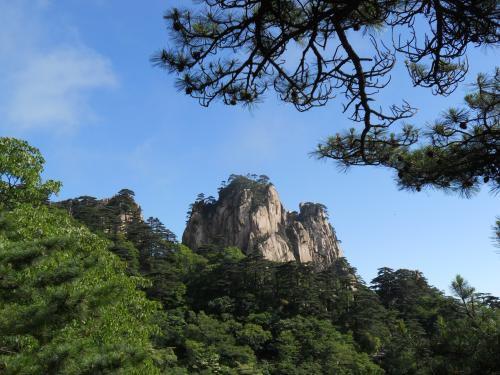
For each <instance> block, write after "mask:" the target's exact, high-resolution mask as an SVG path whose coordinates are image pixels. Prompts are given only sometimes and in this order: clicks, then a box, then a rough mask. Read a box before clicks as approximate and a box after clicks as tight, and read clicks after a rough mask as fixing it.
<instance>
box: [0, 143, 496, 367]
mask: <svg viewBox="0 0 500 375" xmlns="http://www.w3.org/2000/svg"><path fill="white" fill-rule="evenodd" d="M9 142H10V144H11V145H19V144H18V143H17V142H16V141H15V140H10V141H9ZM9 142H7V143H9ZM21 145H24V146H23V147H25V148H26V147H27V148H26V150H28V151H29V152H33V153H34V155H35V154H36V153H37V151H36V150H34V149H30V148H29V146H27V144H23V143H22V142H21ZM16 147H17V146H16ZM16 147H14V149H16V150H18V151H19V148H16ZM21 149H22V148H21ZM16 152H17V151H16ZM29 152H28V154H26V153H24V154H23V152H21V153H20V154H19V155H24V156H27V155H30V154H29ZM19 155H18V156H19ZM24 156H22V157H20V159H16V158H10V159H9V158H4V159H3V160H8V163H7V164H8V165H10V166H12V165H17V166H15V167H12V168H11V169H8V168H6V169H5V170H8V171H10V172H9V173H13V174H12V175H13V176H14V173H17V174H19V175H22V176H24V177H23V178H24V179H25V181H28V182H29V181H31V182H30V184H31V185H29V184H28V185H29V186H31V188H30V189H31V191H32V192H31V193H29V194H27V195H26V194H24V193H19V194H18V192H16V191H15V189H16V188H14V190H12V191H10V192H7V193H6V194H4V195H3V196H2V197H3V198H4V204H3V207H1V209H0V373H2V374H3V373H5V374H104V373H106V374H108V373H118V374H159V373H165V374H178V375H181V374H182V375H186V374H207V375H208V374H228V375H232V374H234V375H236V374H238V375H240V374H253V375H254V374H262V375H264V374H265V375H275V374H276V375H277V374H283V375H285V374H286V375H288V374H296V375H299V374H300V375H302V374H303V375H306V374H307V375H309V374H382V373H384V372H385V373H387V374H398V375H399V374H455V373H460V374H470V375H473V374H496V373H498V372H499V371H500V358H499V357H498V347H499V345H498V343H499V342H500V299H498V298H496V297H493V296H491V295H489V294H484V293H478V292H476V290H475V289H474V288H473V287H472V286H470V285H469V284H468V283H467V281H466V280H464V279H463V278H462V277H461V276H457V277H456V279H455V280H454V281H453V282H452V285H451V287H452V291H453V293H454V297H447V296H445V295H444V294H443V293H442V292H440V291H438V290H437V289H436V288H433V287H431V286H430V285H429V284H428V283H427V280H426V279H425V278H424V276H423V275H422V274H421V273H420V272H418V271H411V270H405V269H400V270H392V269H390V268H381V269H380V270H379V273H378V276H377V277H376V278H375V279H374V280H373V281H372V286H371V288H369V287H368V286H366V285H365V284H364V283H363V282H362V281H361V279H360V278H359V276H358V275H357V274H356V270H355V269H354V268H353V267H351V266H350V265H349V263H348V262H347V261H346V260H345V259H343V258H341V259H338V260H337V261H336V262H335V263H334V264H332V265H331V266H330V267H329V268H327V269H322V270H318V269H317V268H315V267H313V266H312V265H311V264H298V263H295V262H289V263H275V262H270V261H267V260H264V259H262V258H261V257H259V256H245V255H244V254H243V253H242V252H241V250H239V249H237V248H234V247H226V248H221V247H219V246H217V245H216V244H212V245H207V246H205V247H203V248H200V249H199V250H198V251H197V252H196V253H195V252H193V251H192V250H190V249H189V248H187V247H186V246H184V245H182V244H179V243H177V242H176V239H175V236H174V235H173V233H172V232H170V231H169V230H168V229H167V228H166V227H165V226H164V225H163V224H162V223H161V222H160V221H159V220H158V219H155V218H149V219H148V220H146V221H144V220H143V219H142V216H141V210H140V207H139V206H138V205H137V204H136V203H135V201H134V193H133V192H132V191H131V190H127V189H123V190H121V191H120V192H118V194H117V195H115V196H114V197H112V198H111V199H106V200H97V199H95V198H92V197H80V198H77V199H73V200H68V201H64V202H60V203H58V204H55V205H54V204H53V205H43V204H40V203H42V201H43V199H42V200H38V198H40V197H42V196H44V197H45V198H46V195H45V193H46V192H47V191H46V190H44V189H43V188H41V186H43V184H41V182H40V179H39V176H38V177H36V173H34V171H37V170H38V171H41V169H40V168H41V166H42V165H43V160H41V159H37V160H38V162H37V163H38V164H37V163H35V164H32V165H35V167H33V168H34V169H32V170H31V171H28V172H27V173H26V174H23V173H24V172H23V171H20V170H19V169H16V168H20V167H19V166H22V165H27V166H28V167H29V165H30V164H29V163H30V162H29V160H30V159H29V158H28V162H29V163H28V164H25V161H23V160H22V158H23V157H24ZM7 164H6V165H7ZM36 165H38V167H36ZM9 168H10V167H9ZM37 168H39V169H37ZM21 169H22V168H21ZM26 176H28V177H26ZM234 184H244V186H246V188H248V189H252V191H254V192H256V194H257V196H258V194H259V192H265V191H266V189H267V188H268V186H269V181H268V179H267V178H266V177H265V176H260V177H258V176H249V177H241V176H233V177H231V179H230V181H229V185H227V186H224V187H223V188H222V190H221V194H227V193H230V191H231V189H232V187H234ZM22 189H23V188H21V190H22ZM30 189H28V190H30ZM40 191H44V194H41V193H40ZM39 193H40V194H39ZM7 197H8V198H7ZM33 197H38V198H36V199H34V198H33ZM45 198H44V199H45ZM201 203H203V204H204V205H206V206H207V207H209V206H210V205H213V204H214V202H213V199H212V198H210V197H209V198H206V199H205V197H200V198H199V202H198V204H201ZM54 206H59V207H62V208H64V209H65V210H67V211H68V212H69V213H70V214H71V215H72V216H73V217H74V218H76V219H77V220H79V221H81V222H82V223H85V224H86V225H87V226H88V229H87V228H85V227H84V226H82V225H80V224H77V223H76V221H75V220H74V219H72V218H70V217H69V215H67V213H65V212H64V211H63V210H61V209H59V208H57V207H54ZM305 208H306V209H321V207H319V206H318V207H316V206H311V205H309V206H305ZM89 229H91V230H92V231H93V232H94V233H92V232H91V231H90V230H89ZM146 296H147V297H148V298H149V299H146ZM152 300H153V301H152ZM160 306H161V307H163V308H162V309H160Z"/></svg>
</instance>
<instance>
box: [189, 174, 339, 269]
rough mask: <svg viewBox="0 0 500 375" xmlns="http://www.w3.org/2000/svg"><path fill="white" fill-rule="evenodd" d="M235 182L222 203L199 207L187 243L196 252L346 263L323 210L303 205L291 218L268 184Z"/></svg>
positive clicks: (263, 181) (223, 193)
mask: <svg viewBox="0 0 500 375" xmlns="http://www.w3.org/2000/svg"><path fill="white" fill-rule="evenodd" d="M263 177H264V176H261V178H259V179H257V178H254V179H252V178H248V177H243V176H232V177H231V178H230V183H229V184H228V185H227V186H225V187H223V188H221V189H220V191H219V199H217V200H215V199H214V198H207V199H205V198H204V197H203V196H201V197H199V199H198V200H197V201H196V202H195V203H194V204H193V206H192V209H191V213H190V216H189V220H188V223H187V227H186V229H185V231H184V234H183V236H182V242H183V243H184V244H186V245H187V246H189V247H191V248H192V249H193V250H197V249H198V248H200V247H202V246H204V245H208V244H217V245H221V246H236V247H238V248H240V249H242V250H243V251H244V252H245V253H246V254H255V253H257V254H261V255H262V256H263V257H264V258H265V259H268V260H272V261H277V262H287V261H293V260H296V261H299V262H313V263H315V264H316V265H318V266H319V267H327V266H329V265H330V264H332V263H333V262H334V261H335V260H336V259H338V258H339V257H342V256H343V254H342V250H341V248H340V246H339V241H338V239H337V237H336V234H335V230H334V229H333V227H332V226H331V225H330V223H329V221H328V216H327V213H326V208H325V207H324V206H323V205H321V204H314V203H303V204H301V205H300V211H299V212H287V211H286V210H285V209H284V207H283V205H282V204H281V201H280V199H279V196H278V193H277V191H276V189H275V188H274V186H273V185H272V184H270V183H269V181H268V180H267V178H263Z"/></svg>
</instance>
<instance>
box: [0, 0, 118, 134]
mask: <svg viewBox="0 0 500 375" xmlns="http://www.w3.org/2000/svg"><path fill="white" fill-rule="evenodd" d="M0 6H1V7H2V12H3V14H4V16H1V15H0V22H1V23H2V25H3V28H4V30H3V31H2V34H3V35H4V37H0V51H1V52H2V55H3V56H2V57H1V58H0V68H1V69H2V71H3V72H2V74H3V76H4V78H3V79H0V87H1V91H2V92H3V94H2V95H0V128H4V129H10V130H15V131H29V130H34V129H50V130H53V131H56V132H67V131H71V130H74V129H76V128H77V127H78V126H80V125H82V124H85V123H89V122H91V121H93V119H95V117H96V113H94V111H93V110H92V108H91V105H90V99H91V94H92V92H93V91H94V90H97V89H103V88H110V87H114V86H116V84H117V78H116V74H115V73H114V72H113V68H112V64H111V62H110V60H109V59H107V58H106V57H104V56H102V55H101V54H99V53H98V52H96V51H95V50H93V49H91V48H89V47H88V46H86V45H85V44H83V43H82V42H81V41H80V40H79V39H78V37H77V36H75V33H74V30H71V32H68V34H71V38H70V40H68V37H67V36H61V37H55V36H52V35H49V34H50V33H49V25H48V24H46V23H45V22H46V21H44V20H43V19H42V16H43V14H44V13H45V12H49V11H50V4H49V2H47V1H38V2H35V5H34V6H32V7H30V6H29V4H28V3H27V2H25V1H23V0H20V1H19V2H10V1H5V0H0ZM23 25H25V26H26V27H25V26H23ZM58 34H59V35H61V34H60V33H58Z"/></svg>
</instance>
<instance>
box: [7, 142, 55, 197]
mask: <svg viewBox="0 0 500 375" xmlns="http://www.w3.org/2000/svg"><path fill="white" fill-rule="evenodd" d="M44 163H45V160H44V159H43V157H42V155H41V154H40V151H39V150H38V149H36V148H35V147H32V146H30V145H29V144H28V143H27V142H26V141H22V140H19V139H15V138H7V137H0V207H1V206H7V207H11V206H13V205H15V204H18V203H30V204H40V203H43V202H45V201H46V200H47V199H48V198H49V197H50V195H52V194H56V193H57V192H58V191H59V188H60V186H61V184H60V183H59V182H56V181H52V180H49V181H46V182H42V179H41V177H40V174H41V173H42V171H43V165H44Z"/></svg>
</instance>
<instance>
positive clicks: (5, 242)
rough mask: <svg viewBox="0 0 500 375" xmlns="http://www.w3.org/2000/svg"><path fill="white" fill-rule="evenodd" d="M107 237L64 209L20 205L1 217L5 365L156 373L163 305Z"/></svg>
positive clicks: (40, 370)
mask: <svg viewBox="0 0 500 375" xmlns="http://www.w3.org/2000/svg"><path fill="white" fill-rule="evenodd" d="M107 248H108V244H107V243H106V241H104V240H102V239H100V238H99V237H97V236H95V235H93V234H91V233H90V232H89V231H88V230H87V229H85V228H84V227H82V226H81V225H78V224H76V223H74V222H73V221H72V220H71V219H70V218H69V217H68V216H67V215H66V214H65V213H63V212H58V211H56V210H54V209H49V208H47V207H44V206H41V207H37V208H34V207H32V206H31V205H18V207H17V208H16V209H14V210H12V211H10V212H6V211H3V212H2V214H1V221H0V270H1V271H0V274H1V275H2V277H1V278H0V332H1V335H0V368H3V371H4V372H5V373H6V374H49V373H64V374H83V373H102V372H107V373H112V372H121V373H123V372H126V373H131V374H133V373H135V374H143V373H148V374H153V373H158V369H157V367H156V366H155V364H154V362H153V357H154V350H153V347H152V345H151V342H150V339H149V338H150V336H151V335H152V334H153V333H155V332H157V328H156V327H155V325H154V324H153V323H152V321H151V319H152V316H153V314H154V313H155V311H156V310H157V305H156V304H155V303H153V302H150V301H148V300H147V299H146V298H145V296H144V294H143V293H142V292H140V291H138V290H137V287H138V286H141V285H146V284H145V283H146V281H145V280H144V279H140V278H131V277H127V276H126V275H125V273H124V266H123V264H122V263H121V262H120V261H119V260H118V259H117V258H116V257H115V256H114V255H113V254H112V253H110V252H109V251H108V250H107Z"/></svg>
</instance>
